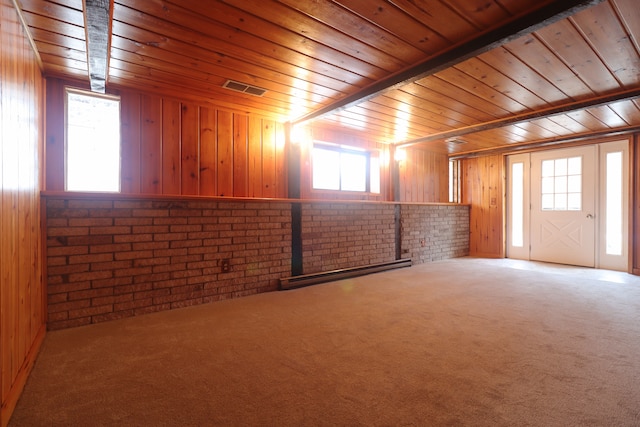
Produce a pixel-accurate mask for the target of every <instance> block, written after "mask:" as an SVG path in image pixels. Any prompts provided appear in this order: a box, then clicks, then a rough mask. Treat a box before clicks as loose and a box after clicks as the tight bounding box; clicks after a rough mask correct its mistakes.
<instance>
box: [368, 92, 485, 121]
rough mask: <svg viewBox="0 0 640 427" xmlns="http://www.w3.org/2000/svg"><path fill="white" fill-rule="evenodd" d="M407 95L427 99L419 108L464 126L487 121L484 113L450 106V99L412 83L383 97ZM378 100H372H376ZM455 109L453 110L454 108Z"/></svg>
mask: <svg viewBox="0 0 640 427" xmlns="http://www.w3.org/2000/svg"><path fill="white" fill-rule="evenodd" d="M405 92H406V93H409V94H411V95H412V96H415V97H417V98H418V99H428V100H429V102H428V103H424V105H422V106H421V107H422V108H423V109H425V110H428V111H431V112H433V113H435V114H440V115H442V116H443V117H448V118H451V119H453V120H457V121H460V122H462V123H464V124H466V125H471V124H474V123H478V122H482V121H485V120H488V116H487V114H486V113H484V112H482V111H480V110H476V109H475V108H473V107H471V106H468V105H466V104H462V103H458V102H457V100H456V102H455V103H454V104H453V105H452V102H451V99H452V98H450V97H448V96H446V95H443V94H441V93H439V92H438V91H435V90H432V89H430V88H427V87H424V86H421V85H418V84H417V83H412V84H409V85H406V86H404V87H403V88H402V89H397V90H394V91H390V92H389V93H386V94H384V95H381V96H382V97H384V96H390V97H394V98H396V96H395V94H396V93H405ZM377 99H378V98H374V100H377ZM454 107H455V108H454Z"/></svg>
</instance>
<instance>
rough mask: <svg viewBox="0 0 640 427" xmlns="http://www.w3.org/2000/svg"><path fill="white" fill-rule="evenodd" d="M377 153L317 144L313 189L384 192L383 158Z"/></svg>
mask: <svg viewBox="0 0 640 427" xmlns="http://www.w3.org/2000/svg"><path fill="white" fill-rule="evenodd" d="M375 154H376V153H372V152H368V151H361V150H358V149H355V148H346V147H342V146H333V145H328V144H327V145H324V144H314V146H313V151H312V154H311V155H312V186H313V188H314V189H315V190H335V191H357V192H370V193H380V159H379V157H378V156H376V155H375Z"/></svg>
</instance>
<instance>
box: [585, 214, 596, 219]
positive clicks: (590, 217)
mask: <svg viewBox="0 0 640 427" xmlns="http://www.w3.org/2000/svg"><path fill="white" fill-rule="evenodd" d="M587 218H589V219H593V218H595V216H594V215H591V214H587Z"/></svg>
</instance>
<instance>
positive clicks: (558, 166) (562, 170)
mask: <svg viewBox="0 0 640 427" xmlns="http://www.w3.org/2000/svg"><path fill="white" fill-rule="evenodd" d="M554 166H555V173H554V175H555V176H561V175H566V174H567V159H556V161H555V165H554Z"/></svg>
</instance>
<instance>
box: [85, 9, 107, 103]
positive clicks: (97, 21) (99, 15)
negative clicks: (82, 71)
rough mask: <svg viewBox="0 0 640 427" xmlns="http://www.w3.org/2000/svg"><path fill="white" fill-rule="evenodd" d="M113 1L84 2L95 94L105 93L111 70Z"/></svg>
mask: <svg viewBox="0 0 640 427" xmlns="http://www.w3.org/2000/svg"><path fill="white" fill-rule="evenodd" d="M112 1H113V0H83V6H84V27H85V34H86V39H87V63H88V65H89V82H90V83H91V90H92V91H93V92H100V93H104V92H105V90H106V86H107V77H108V76H107V73H108V70H109V50H110V41H111V18H112V13H113V4H112Z"/></svg>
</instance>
